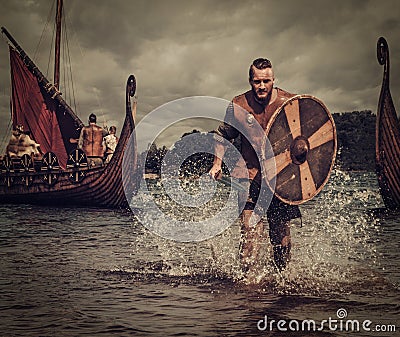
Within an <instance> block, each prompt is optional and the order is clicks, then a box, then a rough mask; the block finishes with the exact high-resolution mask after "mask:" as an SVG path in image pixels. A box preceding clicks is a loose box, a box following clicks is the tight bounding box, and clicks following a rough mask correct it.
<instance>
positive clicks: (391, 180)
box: [376, 37, 400, 209]
mask: <svg viewBox="0 0 400 337" xmlns="http://www.w3.org/2000/svg"><path fill="white" fill-rule="evenodd" d="M377 57H378V62H379V64H381V65H383V66H384V70H383V81H382V88H381V93H380V97H379V103H378V111H377V115H376V173H377V175H378V182H379V188H380V192H381V195H382V198H383V201H384V203H385V205H386V207H387V208H389V209H396V208H397V209H398V208H400V123H399V119H398V117H397V114H396V109H395V107H394V104H393V100H392V96H391V94H390V88H389V75H390V74H389V71H390V62H389V47H388V44H387V42H386V40H385V39H384V38H383V37H381V38H379V40H378V43H377Z"/></svg>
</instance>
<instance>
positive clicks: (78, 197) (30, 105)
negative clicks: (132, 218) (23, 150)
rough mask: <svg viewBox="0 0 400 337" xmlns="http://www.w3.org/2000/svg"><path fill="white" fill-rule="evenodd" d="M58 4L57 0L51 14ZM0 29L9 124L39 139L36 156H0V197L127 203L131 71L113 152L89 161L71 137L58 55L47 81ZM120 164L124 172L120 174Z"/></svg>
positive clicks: (74, 125) (131, 158) (73, 120)
mask: <svg viewBox="0 0 400 337" xmlns="http://www.w3.org/2000/svg"><path fill="white" fill-rule="evenodd" d="M60 6H61V7H62V2H61V1H59V3H58V10H57V13H58V15H57V16H59V15H60V12H61V10H60ZM59 19H60V18H58V20H59ZM1 31H2V33H3V34H4V35H5V36H6V37H7V39H8V41H9V45H10V61H11V77H12V120H13V127H14V128H16V127H17V125H23V126H24V129H23V130H24V132H25V133H27V134H29V136H30V138H31V139H32V140H33V141H35V142H37V143H39V144H40V149H41V151H42V155H41V158H40V160H37V158H34V157H33V155H32V154H30V155H29V154H24V155H22V156H21V157H15V156H14V157H12V156H10V155H9V154H6V155H4V156H2V159H1V161H0V203H2V204H4V203H33V204H42V205H61V206H62V205H77V206H94V207H103V208H127V207H128V206H129V203H128V200H127V199H129V196H128V197H127V196H126V193H125V192H126V191H124V186H125V187H126V186H129V188H128V190H129V192H128V193H129V195H130V194H132V193H134V192H135V191H136V190H137V185H138V179H136V178H135V177H136V176H135V174H134V173H135V171H136V168H137V165H136V164H137V154H136V143H135V138H134V137H135V135H134V129H135V122H134V115H135V111H136V102H134V103H133V104H131V98H132V97H133V96H134V94H135V90H136V80H135V77H134V76H133V75H130V76H129V78H128V81H127V86H126V111H125V121H124V124H123V127H122V130H121V134H120V137H119V142H118V144H117V147H116V149H115V152H114V154H113V156H112V158H111V160H110V162H109V163H107V164H104V165H103V166H97V167H92V166H90V165H88V161H87V158H86V155H85V153H84V152H83V151H82V150H80V149H77V142H76V141H75V142H74V141H73V140H74V139H77V138H78V137H79V133H80V130H81V128H82V127H83V123H82V121H81V120H80V119H79V117H78V116H77V115H76V114H75V113H74V112H73V110H72V108H71V107H70V106H69V105H68V104H67V103H66V102H65V101H64V99H63V98H62V97H61V93H60V92H59V91H58V81H59V70H58V69H57V68H58V67H59V61H58V60H56V62H55V63H56V66H55V69H56V70H55V76H54V84H51V83H50V82H49V81H48V80H47V79H46V78H45V77H44V76H43V74H42V73H41V72H40V70H39V69H38V68H37V66H36V65H35V64H34V63H33V61H32V60H31V59H30V58H29V57H28V55H27V54H26V53H25V52H24V50H23V49H22V48H21V47H20V46H19V44H18V43H17V42H16V41H15V39H14V38H13V37H12V36H11V35H10V33H9V32H8V31H7V30H6V29H5V28H3V27H2V28H1ZM57 34H59V32H57ZM56 40H57V39H56ZM56 48H57V43H56ZM58 48H59V46H58ZM58 54H59V53H58ZM56 56H57V52H56ZM57 63H58V65H57ZM128 145H129V146H128ZM123 167H124V170H125V172H129V173H130V174H125V175H123V174H122V171H123Z"/></svg>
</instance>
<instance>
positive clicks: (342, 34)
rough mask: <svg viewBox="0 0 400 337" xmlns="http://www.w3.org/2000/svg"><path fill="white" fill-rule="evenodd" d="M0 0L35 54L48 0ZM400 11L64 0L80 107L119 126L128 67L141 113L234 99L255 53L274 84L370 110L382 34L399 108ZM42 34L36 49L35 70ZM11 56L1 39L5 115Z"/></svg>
mask: <svg viewBox="0 0 400 337" xmlns="http://www.w3.org/2000/svg"><path fill="white" fill-rule="evenodd" d="M0 6H1V12H0V24H1V25H2V26H6V27H7V28H8V29H9V30H10V32H11V33H12V34H13V35H14V37H15V38H16V39H17V40H18V41H19V42H20V43H21V45H22V46H23V47H24V49H25V50H26V51H27V52H28V54H29V55H31V56H33V54H34V53H35V50H36V47H37V43H38V41H39V40H40V36H41V34H42V31H43V27H44V25H45V23H46V20H47V18H48V17H49V13H51V7H52V1H44V0H42V1H40V0H30V1H11V0H10V1H6V0H2V1H0ZM399 9H400V4H399V3H398V1H396V0H393V1H392V0H383V1H379V2H377V1H351V0H349V1H345V0H337V1H326V0H323V1H311V0H309V1H308V0H307V1H305V0H303V1H296V2H295V1H218V2H215V1H211V0H209V1H184V2H182V1H161V0H159V1H137V0H135V1H122V0H116V1H106V0H99V1H91V0H88V1H76V0H71V1H65V14H66V19H67V20H66V23H67V26H68V27H69V30H68V31H69V35H68V36H69V42H70V49H71V51H70V53H71V58H72V62H73V70H74V74H75V75H74V79H75V81H74V83H75V95H76V100H77V101H78V102H79V105H78V106H77V110H78V113H79V114H80V116H81V117H82V119H83V120H84V121H86V119H87V116H88V115H89V114H90V113H91V112H97V113H98V114H99V116H100V118H99V120H100V121H104V122H106V123H107V124H110V123H113V124H117V126H118V127H120V126H121V123H122V120H123V114H124V91H125V81H126V79H127V77H128V75H129V74H130V73H134V74H135V75H136V77H137V81H138V92H137V96H138V101H139V103H138V117H139V119H140V118H142V117H143V116H144V115H146V114H147V113H149V112H150V111H152V110H153V109H154V108H156V107H158V106H159V105H161V104H163V103H166V102H168V101H170V100H173V99H177V98H182V97H186V96H192V95H209V96H215V97H221V98H224V99H228V100H229V99H231V98H232V97H233V96H235V95H237V94H239V93H241V92H243V91H244V90H247V88H248V83H247V71H248V67H249V64H250V63H251V61H252V60H253V59H254V58H256V57H259V56H266V57H268V58H270V59H271V61H272V62H273V64H274V67H275V74H276V78H277V85H278V86H280V87H282V88H284V89H287V90H289V91H291V92H295V93H307V94H312V95H314V96H317V97H318V98H320V99H321V100H323V101H324V102H325V104H326V105H327V106H328V108H329V109H330V110H331V111H332V112H341V111H352V110H364V109H371V110H373V111H375V109H376V106H377V101H378V97H379V90H380V83H381V77H382V68H381V67H380V66H379V65H378V63H377V61H376V50H375V49H376V41H377V39H378V37H379V36H385V37H386V38H387V40H388V42H389V46H390V50H391V69H392V74H391V78H392V81H391V89H392V94H393V97H394V102H395V104H396V106H397V107H398V108H400V100H399V97H400V76H399V73H400V45H399V44H397V42H398V41H399V36H400V19H399V14H400V10H399ZM47 35H50V36H51V29H48V32H47ZM49 40H50V39H47V40H46V39H43V42H42V45H41V48H40V49H39V52H38V54H37V57H36V58H35V60H37V63H38V65H39V67H40V68H41V69H42V71H43V68H45V69H47V64H48V58H49V52H48V51H47V49H48V48H47V47H48V45H49V42H45V41H49ZM7 59H8V56H7V47H6V44H3V47H2V48H0V85H1V88H0V109H1V110H0V117H1V118H2V120H7V119H8V116H9V98H8V94H9V91H10V89H9V68H8V64H7V62H6V61H7ZM50 73H51V70H50ZM49 77H50V78H51V77H52V76H51V75H49ZM64 92H66V91H64ZM65 94H66V93H65ZM3 125H4V123H3ZM188 127H189V126H188ZM3 128H4V127H3ZM191 129H193V127H192V128H191ZM1 131H2V132H3V130H1ZM189 131H190V130H189Z"/></svg>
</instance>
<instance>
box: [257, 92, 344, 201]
mask: <svg viewBox="0 0 400 337" xmlns="http://www.w3.org/2000/svg"><path fill="white" fill-rule="evenodd" d="M302 98H308V99H312V100H314V101H316V102H317V103H318V104H319V105H321V107H322V108H323V109H324V110H325V112H326V113H327V115H328V117H329V120H330V121H331V123H332V126H333V141H334V142H333V143H334V145H333V154H332V161H331V165H330V168H329V172H328V174H327V175H326V177H325V179H324V181H323V182H322V184H321V186H320V187H319V188H318V189H316V191H315V192H314V193H313V195H311V196H310V197H308V198H303V199H301V200H296V201H292V200H289V199H285V198H283V197H281V196H280V195H279V194H278V193H276V189H272V187H271V185H270V183H269V181H268V179H267V175H266V174H265V172H264V171H265V168H264V162H263V163H262V174H263V179H264V181H265V182H266V184H267V186H268V188H270V189H271V190H272V191H273V192H274V195H275V196H276V197H277V198H278V199H279V200H281V201H283V202H284V203H286V204H289V205H301V204H304V203H305V202H307V201H310V200H311V199H313V198H314V197H316V196H317V195H318V194H319V193H320V192H321V190H322V189H323V188H324V186H325V185H326V183H327V182H328V180H329V178H330V176H331V173H332V170H333V166H334V164H335V160H336V155H337V146H338V145H337V132H336V125H335V121H334V119H333V117H332V114H331V112H330V111H329V109H328V108H327V107H326V105H325V104H324V103H323V102H322V101H321V100H320V99H318V98H316V97H315V96H313V95H308V94H299V95H294V96H293V97H290V98H288V99H287V100H286V101H285V102H283V103H282V104H281V105H280V106H279V107H278V108H277V109H276V110H275V111H274V113H273V114H272V116H271V118H270V120H269V122H268V124H267V127H266V129H265V134H266V136H267V138H268V135H269V133H270V130H271V128H272V126H273V124H274V122H275V120H276V118H277V117H278V115H279V113H280V112H281V110H282V108H283V107H284V106H286V105H287V104H289V103H290V102H291V101H294V100H296V99H297V100H299V99H302ZM262 151H263V152H264V144H263V147H262ZM262 158H263V160H265V154H264V153H263V156H262ZM275 179H276V176H275Z"/></svg>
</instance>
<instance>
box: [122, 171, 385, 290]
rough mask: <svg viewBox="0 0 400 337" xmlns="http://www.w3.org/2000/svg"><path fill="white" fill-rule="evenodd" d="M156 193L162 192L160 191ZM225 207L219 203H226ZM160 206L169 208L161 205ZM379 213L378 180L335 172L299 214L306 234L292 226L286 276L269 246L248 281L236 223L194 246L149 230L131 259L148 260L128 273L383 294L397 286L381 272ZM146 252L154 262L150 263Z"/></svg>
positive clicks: (253, 286) (277, 287) (168, 279)
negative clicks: (374, 291)
mask: <svg viewBox="0 0 400 337" xmlns="http://www.w3.org/2000/svg"><path fill="white" fill-rule="evenodd" d="M187 184H190V182H187ZM155 186H158V187H160V185H159V183H156V185H155ZM350 186H351V188H350ZM225 200H226V198H225V197H222V196H221V197H220V202H224V201H225ZM158 203H161V204H163V203H167V201H163V200H162V198H160V199H159V200H158ZM380 205H382V200H381V198H380V195H379V192H378V188H377V184H376V182H375V181H374V176H373V175H372V174H370V173H348V172H343V171H340V170H334V172H333V174H332V177H331V180H330V182H329V183H328V184H327V186H326V187H325V188H324V190H323V192H322V193H321V194H320V195H319V196H317V197H316V198H315V199H313V200H312V201H310V202H308V203H306V204H304V205H302V206H301V211H302V214H303V221H302V222H303V227H301V228H300V227H299V225H292V228H291V231H292V245H293V248H292V259H291V262H290V263H289V266H288V268H287V269H286V270H285V271H283V272H282V273H279V272H278V271H277V269H276V267H275V266H274V264H273V257H272V249H271V245H270V243H269V239H268V238H267V239H266V243H265V249H263V251H262V254H261V256H260V259H259V261H258V265H257V272H256V273H254V274H253V275H247V277H246V275H244V274H243V273H242V271H241V268H240V262H239V249H240V241H241V240H240V224H239V222H238V221H236V222H235V223H234V224H233V225H231V226H230V227H228V228H227V229H226V230H225V231H224V232H222V233H221V234H219V235H217V236H216V237H214V238H211V239H208V240H206V241H203V242H195V243H193V242H192V243H180V242H175V241H171V240H167V239H164V238H161V237H158V236H156V235H154V234H152V233H151V232H149V231H147V230H145V229H143V233H142V235H139V236H137V237H135V238H134V241H133V242H132V247H133V251H132V255H133V256H142V259H141V261H136V262H135V263H134V265H133V266H131V269H128V271H130V272H132V273H133V274H134V275H141V276H142V277H143V275H146V277H158V278H160V277H161V278H163V279H165V280H166V282H187V281H188V280H190V279H192V280H197V281H198V280H199V279H201V280H203V281H204V280H207V282H217V280H218V282H219V281H220V280H225V281H227V282H233V283H234V284H236V286H238V287H242V286H243V287H250V288H251V289H253V290H256V291H262V292H268V293H274V294H291V295H296V294H299V295H319V294H328V295H332V294H335V295H341V294H349V293H353V294H354V293H363V292H365V293H367V292H368V291H371V289H377V291H378V290H379V289H380V288H382V287H383V288H384V287H390V286H392V285H391V284H390V282H388V281H387V280H386V279H385V278H384V276H383V275H382V274H381V273H380V272H379V270H380V268H381V266H380V260H381V257H382V256H381V255H382V254H381V252H380V251H379V249H378V248H377V245H379V240H380V234H381V224H380V218H379V217H376V216H375V215H374V210H375V209H376V207H377V206H378V207H379V206H380ZM206 213H207V212H205V213H204V214H203V215H206ZM180 216H182V214H180ZM221 220H222V219H221ZM135 225H136V226H141V225H140V224H139V223H137V224H135ZM164 225H165V226H168V223H166V224H164ZM146 251H149V257H150V256H151V259H150V260H148V259H146ZM155 257H156V258H155ZM125 271H126V269H125ZM212 280H214V281H212Z"/></svg>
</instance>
